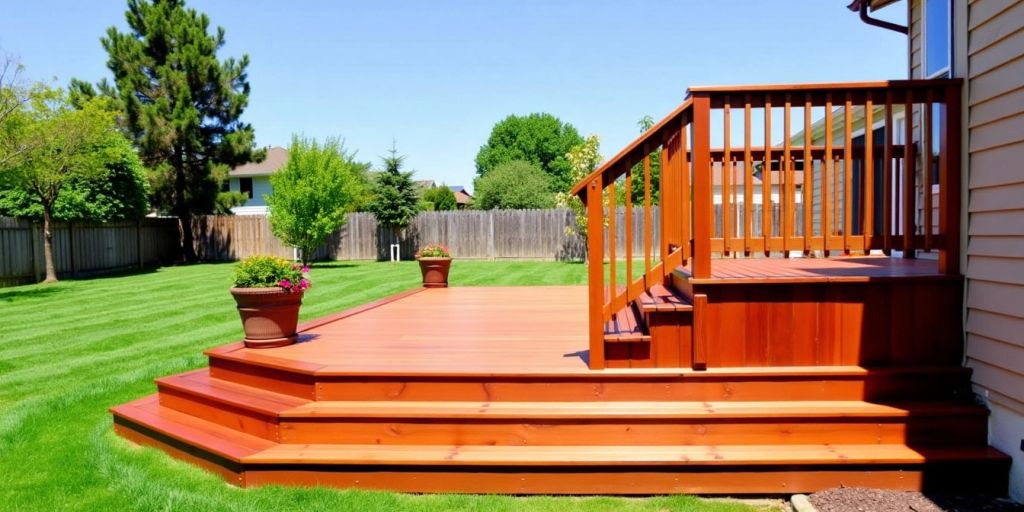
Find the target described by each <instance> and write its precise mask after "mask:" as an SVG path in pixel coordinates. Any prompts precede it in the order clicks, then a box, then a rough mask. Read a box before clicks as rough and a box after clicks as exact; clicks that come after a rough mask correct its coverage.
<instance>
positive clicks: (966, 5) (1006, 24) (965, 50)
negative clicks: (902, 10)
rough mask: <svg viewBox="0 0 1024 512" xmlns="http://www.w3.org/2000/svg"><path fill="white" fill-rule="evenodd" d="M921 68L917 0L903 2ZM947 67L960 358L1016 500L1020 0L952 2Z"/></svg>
mask: <svg viewBox="0 0 1024 512" xmlns="http://www.w3.org/2000/svg"><path fill="white" fill-rule="evenodd" d="M909 4H910V5H909V7H908V9H909V19H910V20H911V33H910V38H909V51H910V56H909V66H910V67H909V69H910V76H911V77H914V78H918V77H920V75H921V52H920V47H921V41H922V37H921V27H922V20H921V8H922V5H923V2H922V1H921V0H912V1H911V2H909ZM953 5H954V13H953V34H954V36H953V37H954V39H955V41H954V52H953V55H954V59H953V68H954V69H953V72H954V75H955V76H957V77H962V78H964V79H965V98H964V104H963V105H964V109H965V110H964V112H965V116H964V118H965V128H964V132H963V133H964V135H965V137H964V139H965V141H966V147H965V148H964V149H965V151H964V153H965V161H964V162H963V163H964V164H966V167H965V168H966V171H967V172H966V173H965V181H966V183H965V186H964V192H965V194H966V197H965V202H964V204H965V205H967V209H966V211H965V212H964V221H965V222H966V224H965V226H966V228H967V229H966V233H964V239H963V240H962V243H963V244H965V245H966V250H965V251H963V253H964V256H963V258H964V260H963V261H962V262H961V263H962V268H963V271H964V273H965V275H966V277H967V286H966V294H967V297H966V304H967V309H966V317H967V318H966V364H967V366H969V367H971V368H973V370H974V376H973V381H974V385H975V390H976V392H977V393H978V395H979V396H980V397H982V398H983V399H984V400H985V401H986V403H987V404H988V406H989V408H990V409H991V410H992V415H991V418H990V432H989V442H990V444H991V445H992V446H994V447H996V448H998V449H1000V450H1001V451H1003V452H1005V453H1007V454H1008V455H1010V456H1011V457H1013V458H1014V465H1013V469H1012V472H1011V476H1010V482H1011V490H1010V493H1011V496H1012V497H1013V498H1014V499H1016V500H1017V501H1024V453H1022V451H1021V442H1022V439H1024V0H973V1H970V2H961V1H960V0H956V1H954V2H953Z"/></svg>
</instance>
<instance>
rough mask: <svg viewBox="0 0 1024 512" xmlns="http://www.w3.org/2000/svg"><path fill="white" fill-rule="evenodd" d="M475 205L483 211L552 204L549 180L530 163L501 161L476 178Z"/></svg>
mask: <svg viewBox="0 0 1024 512" xmlns="http://www.w3.org/2000/svg"><path fill="white" fill-rule="evenodd" d="M473 188H474V190H475V191H476V194H477V202H476V204H477V205H479V207H480V208H481V209H483V210H492V209H495V208H497V209H502V210H536V209H542V208H552V207H554V206H555V196H554V194H552V193H551V182H550V180H549V179H548V176H547V175H546V174H544V171H542V170H540V167H537V166H536V165H534V164H531V163H530V162H526V161H523V160H513V161H511V162H507V163H503V164H501V165H499V166H497V167H495V168H494V170H492V171H490V172H488V173H487V175H486V176H483V177H480V178H477V179H476V182H475V186H474V187H473Z"/></svg>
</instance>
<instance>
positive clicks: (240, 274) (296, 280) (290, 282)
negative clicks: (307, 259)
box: [235, 256, 311, 292]
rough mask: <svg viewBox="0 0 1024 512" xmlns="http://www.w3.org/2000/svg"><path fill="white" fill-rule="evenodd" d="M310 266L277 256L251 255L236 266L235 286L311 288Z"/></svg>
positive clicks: (290, 289)
mask: <svg viewBox="0 0 1024 512" xmlns="http://www.w3.org/2000/svg"><path fill="white" fill-rule="evenodd" d="M310 285H311V283H310V282H309V268H308V267H305V266H302V265H299V264H297V263H292V262H290V261H287V260H285V259H284V258H278V257H276V256H250V257H248V258H245V259H244V260H242V261H240V262H238V265H236V266H235V288H273V287H275V286H280V287H281V288H284V289H285V290H287V291H288V292H300V291H302V290H305V289H306V288H309V287H310Z"/></svg>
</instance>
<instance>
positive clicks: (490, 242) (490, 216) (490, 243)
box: [487, 210, 497, 260]
mask: <svg viewBox="0 0 1024 512" xmlns="http://www.w3.org/2000/svg"><path fill="white" fill-rule="evenodd" d="M487 220H488V224H490V231H489V233H490V234H489V235H488V236H487V255H488V257H490V259H492V260H494V259H496V258H497V255H495V254H494V252H495V251H494V210H487Z"/></svg>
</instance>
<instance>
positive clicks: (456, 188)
mask: <svg viewBox="0 0 1024 512" xmlns="http://www.w3.org/2000/svg"><path fill="white" fill-rule="evenodd" d="M448 188H449V189H450V190H451V191H452V192H453V193H455V202H456V203H458V204H461V205H463V206H465V205H467V204H469V203H471V202H473V196H471V195H470V194H469V192H466V187H463V186H462V185H450V186H449V187H448Z"/></svg>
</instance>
